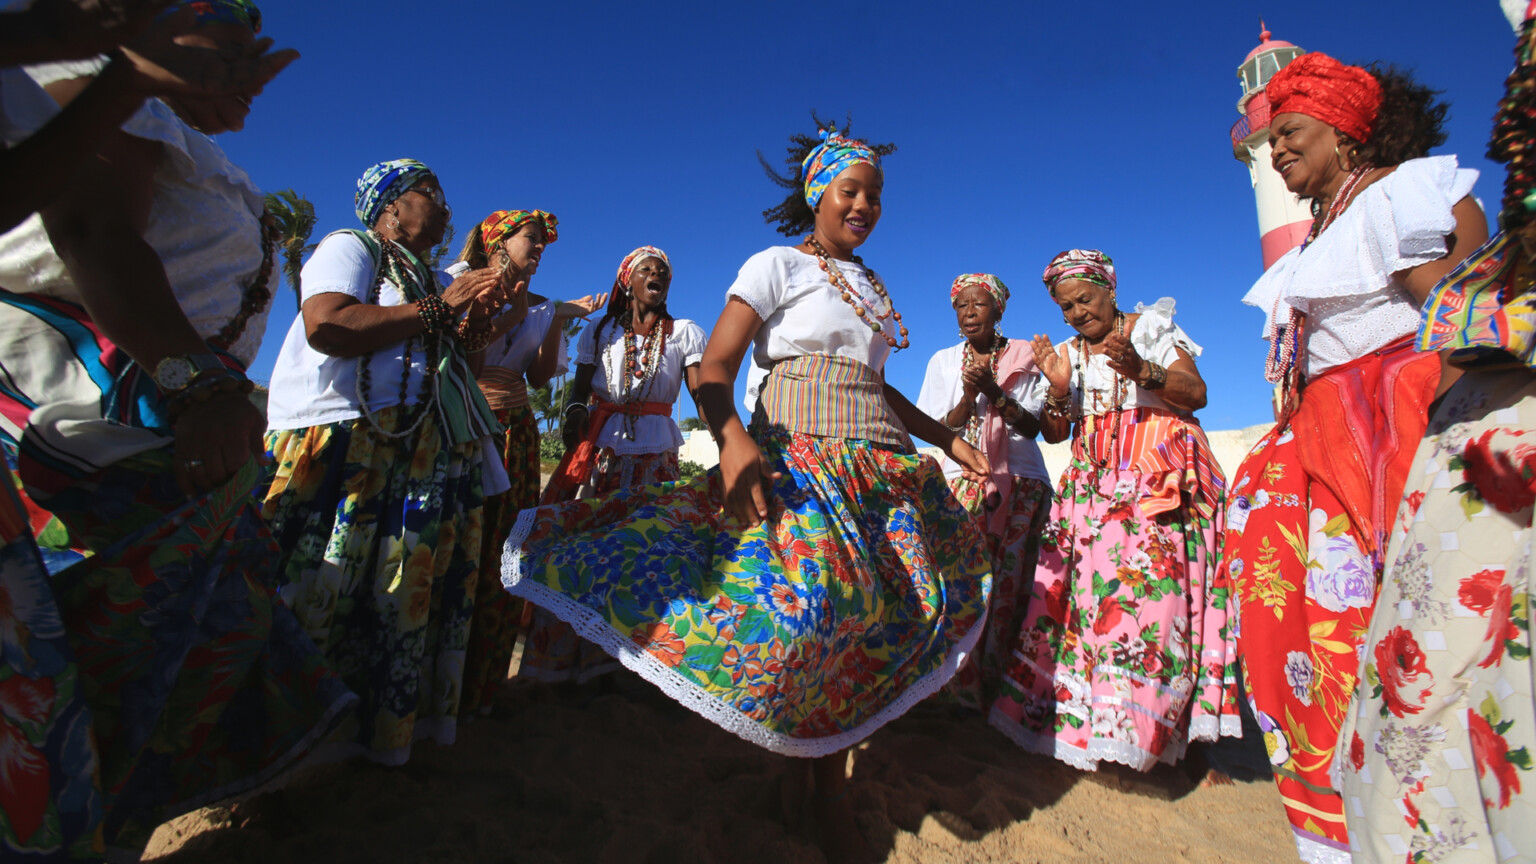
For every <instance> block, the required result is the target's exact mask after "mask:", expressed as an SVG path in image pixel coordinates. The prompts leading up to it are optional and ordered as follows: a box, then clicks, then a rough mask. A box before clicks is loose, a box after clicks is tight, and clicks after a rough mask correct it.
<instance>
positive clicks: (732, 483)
mask: <svg viewBox="0 0 1536 864" xmlns="http://www.w3.org/2000/svg"><path fill="white" fill-rule="evenodd" d="M761 326H763V322H762V319H760V318H758V317H757V313H756V312H754V311H752V307H751V306H748V305H747V304H746V303H745V302H743V301H741V300H738V299H736V298H734V297H732V298H731V299H730V300H727V301H726V304H725V309H724V310H722V311H721V312H720V320H718V321H716V322H715V329H714V330H713V331H711V332H710V337H709V344H708V345H707V346H706V347H705V348H704V359H703V360H702V361H701V362H700V363H699V374H698V397H697V400H698V406H699V411H700V412H701V414H702V416H703V417H704V422H705V423H706V424H707V425H708V426H709V431H710V434H711V435H713V436H714V438H715V440H716V441H719V442H720V479H721V480H722V481H723V483H724V486H725V506H726V510H727V511H728V512H729V513H730V514H731V515H732V516H734V517H736V518H737V519H740V520H741V521H743V522H745V523H746V524H748V525H757V524H758V523H760V522H762V521H763V520H764V519H766V518H768V502H769V501H770V500H771V498H772V494H773V490H772V485H771V481H772V478H775V477H778V476H779V474H778V472H776V471H774V470H773V466H772V465H770V464H769V463H768V460H767V459H765V458H763V454H762V451H760V450H758V448H757V442H755V441H753V440H752V436H750V435H748V434H747V427H746V426H744V425H742V422H741V417H739V416H738V415H737V414H736V405H735V400H734V398H733V396H732V390H733V389H734V388H735V384H736V373H737V372H738V371H739V370H740V369H741V360H742V358H743V357H745V356H746V353H747V346H749V345H751V344H752V337H753V336H756V335H757V330H758V328H759V327H761Z"/></svg>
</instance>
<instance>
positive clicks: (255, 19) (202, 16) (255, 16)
mask: <svg viewBox="0 0 1536 864" xmlns="http://www.w3.org/2000/svg"><path fill="white" fill-rule="evenodd" d="M185 6H190V7H192V12H193V14H194V15H196V16H197V21H198V23H199V24H215V23H233V24H244V25H245V26H247V27H249V28H251V32H252V33H260V32H261V10H260V9H257V8H256V4H255V3H252V2H250V0H192V2H189V3H180V4H177V5H176V6H175V7H173V8H172V9H171V12H170V13H168V14H173V13H175V12H176V11H177V10H179V9H181V8H182V7H185Z"/></svg>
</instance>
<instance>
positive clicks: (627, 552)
mask: <svg viewBox="0 0 1536 864" xmlns="http://www.w3.org/2000/svg"><path fill="white" fill-rule="evenodd" d="M754 437H756V439H757V440H758V442H759V446H760V447H761V449H762V451H763V455H764V456H765V457H766V458H767V459H768V460H769V461H770V462H771V463H772V464H773V465H774V466H775V467H776V468H777V470H779V471H781V472H783V477H782V478H781V479H779V480H778V481H775V482H774V506H773V511H772V513H771V514H770V518H769V519H768V520H767V521H766V522H764V523H763V524H761V525H759V526H757V527H756V528H750V529H747V528H744V527H742V526H741V525H740V524H739V523H738V522H736V521H735V520H734V519H730V518H728V517H726V515H725V513H724V511H723V506H722V503H723V500H724V497H723V490H722V486H721V481H720V474H719V471H718V469H717V470H714V471H711V472H709V473H708V474H705V475H702V476H700V477H697V478H695V479H693V480H691V481H688V482H683V483H664V484H659V485H654V486H644V487H640V488H638V489H631V490H625V491H621V492H618V493H615V494H613V495H609V496H605V497H602V498H595V499H585V500H580V501H574V502H570V503H567V504H560V505H556V506H552V507H542V508H539V509H537V510H529V511H524V512H523V514H522V515H521V516H519V517H518V524H517V526H516V527H515V528H514V529H513V532H512V538H511V539H510V540H509V541H508V543H507V548H508V554H507V558H506V560H505V563H504V565H503V567H504V572H503V581H504V582H505V584H506V585H507V587H508V589H509V590H511V591H512V592H513V593H516V594H518V595H520V596H523V597H527V598H528V599H529V600H532V601H533V602H535V603H537V604H539V605H540V606H543V607H544V608H547V609H549V610H551V611H552V612H554V613H555V614H557V615H559V616H560V617H561V618H562V619H564V620H566V621H568V622H570V623H572V624H573V625H575V627H576V630H577V632H578V633H580V634H581V635H582V636H584V637H586V638H587V639H589V640H591V641H593V642H595V643H597V644H598V645H600V646H602V647H603V648H604V649H606V650H607V651H609V652H611V653H612V654H613V655H614V656H616V657H617V658H619V660H620V661H622V662H623V663H624V665H626V666H628V667H629V668H631V669H633V670H634V671H636V672H638V673H639V674H640V675H642V676H643V677H645V678H646V679H648V680H650V681H651V682H652V683H654V684H656V685H657V686H659V687H660V688H661V689H662V690H663V691H665V692H666V693H667V694H668V695H670V696H671V697H672V698H674V699H676V700H677V701H679V702H681V703H682V704H683V705H685V706H687V707H689V708H691V709H693V710H694V711H697V712H698V713H699V714H701V715H703V716H704V717H706V718H707V719H709V720H711V721H712V722H714V723H716V724H718V725H720V726H721V727H722V728H724V729H727V730H729V731H731V732H733V733H735V734H737V735H739V736H741V737H742V738H745V739H746V740H748V741H751V742H753V743H755V744H758V745H759V746H762V747H765V748H767V749H769V750H773V751H775V752H778V753H783V754H786V755H790V756H801V757H813V756H822V755H826V754H829V753H834V752H837V751H839V750H842V749H844V748H847V747H849V746H851V745H853V744H854V743H856V742H858V741H860V740H862V739H863V738H865V737H867V736H868V735H870V734H871V733H872V732H874V730H875V729H877V728H879V727H880V726H881V725H883V724H885V723H886V722H888V721H890V720H891V719H893V718H895V717H898V716H900V715H901V714H902V713H903V712H904V711H906V710H907V709H908V708H909V707H911V706H912V705H914V704H916V703H917V702H918V701H920V700H922V699H924V698H926V697H927V696H929V695H931V694H932V693H933V692H934V691H936V690H938V689H939V688H940V687H942V686H943V685H944V684H945V683H946V682H947V681H948V680H949V679H950V678H951V677H953V675H954V673H955V669H956V668H957V667H958V665H959V662H960V661H961V660H962V659H963V658H964V655H965V654H966V653H967V652H969V651H970V650H971V648H972V647H973V646H974V645H975V643H976V641H977V639H978V638H979V637H980V635H981V631H982V627H981V625H982V622H983V619H984V618H985V615H986V604H987V598H988V596H989V594H990V591H991V574H990V572H989V567H988V563H987V559H986V552H985V546H984V544H983V542H982V540H981V537H980V535H979V533H978V532H977V530H976V527H975V525H974V522H973V521H972V520H971V519H970V518H969V516H968V515H967V514H966V512H965V510H964V509H963V508H961V506H960V505H959V503H958V502H957V501H955V498H954V495H953V494H952V493H951V492H950V491H949V487H948V486H947V485H946V484H945V482H944V476H943V474H942V473H940V471H939V469H938V466H937V465H936V464H935V463H934V462H933V461H932V460H931V459H928V458H927V457H923V456H909V455H903V454H901V453H897V452H894V451H892V450H889V449H884V448H881V447H878V446H875V445H873V444H871V443H870V442H868V441H862V440H852V439H840V438H816V437H812V436H808V435H799V434H791V433H787V432H784V431H783V430H780V429H772V430H770V429H766V428H762V427H755V433H754Z"/></svg>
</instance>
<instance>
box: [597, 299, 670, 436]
mask: <svg viewBox="0 0 1536 864" xmlns="http://www.w3.org/2000/svg"><path fill="white" fill-rule="evenodd" d="M617 323H618V324H619V325H620V326H622V327H623V330H624V332H623V334H622V338H623V340H624V359H623V362H622V364H621V365H620V367H619V368H618V369H613V368H609V367H608V364H607V363H606V362H605V364H604V370H603V371H604V372H605V373H606V375H607V379H608V389H609V390H610V392H612V391H617V392H616V395H617V396H618V397H619V400H618V401H619V402H620V403H622V404H628V403H630V402H644V401H645V398H646V397H647V396H649V395H650V392H651V388H652V387H654V386H655V383H656V373H657V372H658V371H660V369H661V360H662V357H664V356H665V355H666V351H667V337H669V336H671V335H672V319H671V318H670V317H664V318H658V319H657V320H656V323H655V324H653V325H651V332H649V333H647V334H645V335H644V336H638V335H636V333H635V326H634V317H633V315H628V316H625V319H624V320H622V321H620V322H617ZM637 339H638V340H639V341H640V345H639V346H638V347H637V346H636V345H635V341H636V340H637ZM614 353H615V352H609V353H608V355H607V357H605V358H604V359H605V360H607V359H608V357H612V356H613V354H614ZM636 422H637V421H636V418H635V416H634V415H632V414H626V415H624V431H623V435H624V438H625V439H626V440H629V441H634V440H635V438H636V432H635V425H636Z"/></svg>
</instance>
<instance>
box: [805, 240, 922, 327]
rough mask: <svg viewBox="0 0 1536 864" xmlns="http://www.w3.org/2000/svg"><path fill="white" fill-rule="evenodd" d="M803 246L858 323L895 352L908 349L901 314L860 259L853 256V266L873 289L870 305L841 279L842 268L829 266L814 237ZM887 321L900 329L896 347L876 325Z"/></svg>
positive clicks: (881, 284) (877, 278) (847, 282)
mask: <svg viewBox="0 0 1536 864" xmlns="http://www.w3.org/2000/svg"><path fill="white" fill-rule="evenodd" d="M805 243H806V245H807V246H810V247H811V251H812V252H813V253H814V254H815V255H816V263H817V264H818V265H820V267H821V272H823V273H825V274H827V281H828V282H831V283H832V287H833V288H836V289H837V292H838V294H839V295H840V296H841V297H842V298H843V302H844V303H847V304H848V305H849V306H851V307H853V314H855V315H857V316H859V320H860V321H863V322H864V323H865V324H867V325H869V329H871V330H873V331H875V332H876V333H878V334H880V335H881V336H884V337H885V342H886V344H887V345H890V346H891V347H892V348H894V349H896V350H898V351H899V350H901V349H903V348H908V347H911V345H912V342H911V341H910V340H908V339H907V325H905V324H903V323H901V313H900V312H897V311H896V305H895V304H894V303H892V302H891V295H890V294H888V293H886V290H885V283H884V282H882V281H880V277H879V275H877V274H876V273H875V271H873V270H871V269H869V267H867V266H865V264H864V259H863V258H860V257H859V256H857V255H855V256H853V263H855V264H857V265H859V266H860V267H862V268H863V269H864V275H865V276H867V277H869V284H870V285H872V286H874V289H875V296H876V300H875V301H874V302H870V301H869V300H868V299H866V298H865V297H864V295H862V294H860V293H859V292H858V291H855V290H854V288H853V285H852V284H851V283H850V282H849V281H848V277H846V276H844V275H843V271H842V268H840V267H838V266H837V265H836V264H833V263H832V258H831V256H830V255H828V254H827V250H826V249H825V248H823V247H822V245H821V241H819V240H817V239H816V235H815V234H807V235H806V237H805ZM887 317H889V318H890V319H891V325H892V326H893V327H895V328H899V329H900V331H901V342H900V343H897V341H896V337H894V336H892V335H891V334H890V333H888V332H886V328H885V325H883V324H881V323H880V321H881V319H883V318H887Z"/></svg>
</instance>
